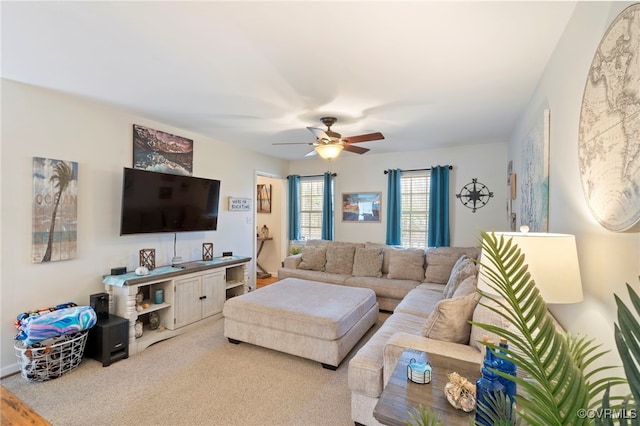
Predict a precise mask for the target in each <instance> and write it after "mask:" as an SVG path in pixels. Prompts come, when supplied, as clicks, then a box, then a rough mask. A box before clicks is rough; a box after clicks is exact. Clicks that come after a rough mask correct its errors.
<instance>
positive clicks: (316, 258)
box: [298, 247, 327, 271]
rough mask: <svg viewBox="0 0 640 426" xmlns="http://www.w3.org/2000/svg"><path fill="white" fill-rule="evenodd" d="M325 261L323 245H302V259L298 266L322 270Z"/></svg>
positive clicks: (325, 253) (325, 250)
mask: <svg viewBox="0 0 640 426" xmlns="http://www.w3.org/2000/svg"><path fill="white" fill-rule="evenodd" d="M326 262H327V249H326V248H325V247H303V248H302V261H301V262H300V265H299V266H298V268H300V269H307V270H311V271H324V265H325V263H326Z"/></svg>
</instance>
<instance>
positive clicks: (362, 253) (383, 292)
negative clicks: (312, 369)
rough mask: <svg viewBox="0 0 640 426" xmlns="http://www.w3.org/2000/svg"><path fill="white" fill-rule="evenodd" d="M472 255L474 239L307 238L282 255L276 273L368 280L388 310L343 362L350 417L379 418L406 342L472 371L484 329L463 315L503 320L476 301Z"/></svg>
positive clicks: (361, 284)
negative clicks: (457, 243)
mask: <svg viewBox="0 0 640 426" xmlns="http://www.w3.org/2000/svg"><path fill="white" fill-rule="evenodd" d="M348 247H351V248H352V249H351V248H348ZM352 251H353V254H351V252H352ZM376 253H377V255H376ZM323 255H324V258H323ZM380 255H381V256H382V259H381V260H380V259H378V257H377V256H380ZM478 256H479V249H478V248H475V247H440V248H429V249H427V250H412V249H400V248H397V247H390V246H385V245H383V244H376V243H364V244H352V243H339V242H327V241H309V242H308V244H307V246H305V247H304V248H303V249H302V253H300V254H298V255H294V256H289V257H288V258H286V259H285V261H284V263H283V265H284V267H283V268H282V269H280V270H279V272H278V278H279V279H282V278H287V277H297V278H305V279H309V280H314V281H322V282H329V283H334V284H343V285H352V286H359V287H368V288H371V289H372V290H374V292H375V293H376V296H377V298H378V303H379V305H380V309H381V310H387V311H393V314H392V315H390V316H389V318H388V319H387V320H386V321H385V322H384V324H383V325H382V326H381V328H380V329H379V330H378V331H376V333H375V334H374V335H373V336H372V337H371V339H370V340H369V341H368V342H367V343H366V344H365V345H364V346H363V347H362V348H361V349H360V350H359V351H358V352H357V353H356V354H355V355H354V356H353V357H352V359H351V360H350V362H349V371H348V378H349V379H348V380H349V388H350V390H351V413H352V414H351V415H352V418H353V421H354V422H355V423H356V424H363V425H369V426H371V425H377V424H379V423H378V422H377V421H376V420H375V418H374V417H373V410H374V407H375V405H376V403H377V402H378V399H379V397H380V394H381V393H382V390H383V387H384V385H385V383H387V381H388V380H389V377H390V375H391V373H392V372H393V370H394V368H395V365H396V364H397V361H398V359H399V358H400V355H401V354H402V352H403V351H404V349H406V348H412V349H418V350H422V351H425V352H427V353H436V354H442V355H446V356H449V357H455V358H458V359H463V360H467V361H471V362H475V363H478V371H479V369H480V362H481V359H482V352H481V348H482V345H480V344H479V343H477V341H478V340H481V339H482V336H483V335H485V334H488V333H486V332H485V331H484V330H482V329H480V328H478V327H475V326H474V327H472V326H471V325H470V324H469V320H471V319H473V320H474V321H478V322H482V323H489V324H494V325H497V326H499V327H502V328H505V329H509V328H510V324H508V323H505V322H504V321H503V320H502V318H501V317H499V316H497V315H495V314H494V313H493V312H491V311H490V310H489V309H487V308H486V307H484V306H482V305H479V304H477V302H478V293H477V292H476V285H477V268H476V264H475V263H474V262H473V259H477V257H478ZM350 259H353V262H352V263H350ZM374 260H375V262H374ZM380 262H381V263H380ZM373 263H374V264H373ZM378 264H380V267H379V270H378V269H377V268H378V266H377V265H378ZM301 266H302V267H301ZM349 267H351V270H350V271H349ZM349 272H350V273H349ZM419 274H420V275H419ZM489 337H490V338H492V339H494V340H495V339H496V336H489ZM478 374H479V373H478ZM473 379H475V378H473ZM425 403H427V402H426V401H425Z"/></svg>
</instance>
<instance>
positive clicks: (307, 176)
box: [287, 173, 338, 179]
mask: <svg viewBox="0 0 640 426" xmlns="http://www.w3.org/2000/svg"><path fill="white" fill-rule="evenodd" d="M336 176H338V174H337V173H331V177H336ZM300 177H301V178H310V177H324V175H306V176H300ZM287 179H289V176H287Z"/></svg>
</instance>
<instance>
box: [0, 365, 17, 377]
mask: <svg viewBox="0 0 640 426" xmlns="http://www.w3.org/2000/svg"><path fill="white" fill-rule="evenodd" d="M19 372H20V366H19V365H18V363H17V362H15V363H13V364H11V365H8V366H6V367H2V369H0V379H4V378H5V377H8V376H13V375H14V374H16V373H19Z"/></svg>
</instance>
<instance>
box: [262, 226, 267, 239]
mask: <svg viewBox="0 0 640 426" xmlns="http://www.w3.org/2000/svg"><path fill="white" fill-rule="evenodd" d="M261 232H262V238H269V228H268V227H267V225H263V226H262V231H261Z"/></svg>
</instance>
